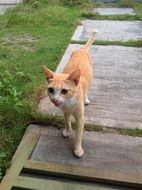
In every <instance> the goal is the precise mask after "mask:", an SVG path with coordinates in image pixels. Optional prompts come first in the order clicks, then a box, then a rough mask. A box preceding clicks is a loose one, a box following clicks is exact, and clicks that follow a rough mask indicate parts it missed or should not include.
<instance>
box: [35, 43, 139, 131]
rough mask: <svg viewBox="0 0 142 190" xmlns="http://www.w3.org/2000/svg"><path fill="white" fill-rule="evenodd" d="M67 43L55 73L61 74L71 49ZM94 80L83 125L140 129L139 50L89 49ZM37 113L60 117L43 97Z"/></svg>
mask: <svg viewBox="0 0 142 190" xmlns="http://www.w3.org/2000/svg"><path fill="white" fill-rule="evenodd" d="M79 47H82V46H81V45H77V44H70V45H69V46H68V48H67V50H66V52H65V55H64V56H63V58H62V60H61V62H60V64H59V66H58V68H57V72H61V71H62V70H63V68H64V66H65V64H66V62H67V61H68V59H69V57H70V55H71V53H72V51H73V50H75V49H77V48H79ZM90 53H91V55H92V59H93V64H94V80H93V85H92V87H91V90H90V93H89V99H90V105H88V106H85V122H86V123H89V124H94V125H102V126H106V127H115V128H140V129H142V98H141V97H142V90H141V89H142V61H141V60H142V48H134V47H123V46H92V48H91V50H90ZM38 110H39V111H40V112H41V113H43V114H46V113H48V114H51V113H52V114H62V112H61V111H60V110H59V108H57V107H55V106H54V105H53V104H52V103H51V102H50V101H49V99H48V97H47V96H45V97H44V98H43V99H42V100H41V101H40V104H39V107H38Z"/></svg>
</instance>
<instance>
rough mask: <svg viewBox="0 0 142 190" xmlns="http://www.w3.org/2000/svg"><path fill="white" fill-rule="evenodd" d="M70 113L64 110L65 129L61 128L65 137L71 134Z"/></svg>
mask: <svg viewBox="0 0 142 190" xmlns="http://www.w3.org/2000/svg"><path fill="white" fill-rule="evenodd" d="M70 115H71V114H70V113H69V112H64V119H65V129H64V130H63V136H64V137H66V138H67V137H69V136H71V134H72V127H71V119H70Z"/></svg>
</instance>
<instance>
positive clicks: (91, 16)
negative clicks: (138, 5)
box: [82, 12, 142, 21]
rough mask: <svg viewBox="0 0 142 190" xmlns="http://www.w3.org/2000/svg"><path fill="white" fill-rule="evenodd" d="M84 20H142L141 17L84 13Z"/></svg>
mask: <svg viewBox="0 0 142 190" xmlns="http://www.w3.org/2000/svg"><path fill="white" fill-rule="evenodd" d="M82 17H83V18H87V19H92V20H128V21H133V20H142V16H141V15H129V14H125V15H100V14H99V13H92V12H84V13H82Z"/></svg>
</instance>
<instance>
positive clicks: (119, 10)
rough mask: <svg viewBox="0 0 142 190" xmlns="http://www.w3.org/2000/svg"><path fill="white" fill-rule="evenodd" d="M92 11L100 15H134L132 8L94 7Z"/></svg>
mask: <svg viewBox="0 0 142 190" xmlns="http://www.w3.org/2000/svg"><path fill="white" fill-rule="evenodd" d="M93 12H94V13H99V14H100V15H116V14H118V15H122V14H123V15H124V14H129V15H134V14H135V13H134V9H132V8H95V9H94V11H93Z"/></svg>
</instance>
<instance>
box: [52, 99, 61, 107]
mask: <svg viewBox="0 0 142 190" xmlns="http://www.w3.org/2000/svg"><path fill="white" fill-rule="evenodd" d="M51 102H52V103H53V104H54V105H55V106H56V107H59V106H60V105H61V103H60V102H58V101H55V100H51Z"/></svg>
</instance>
